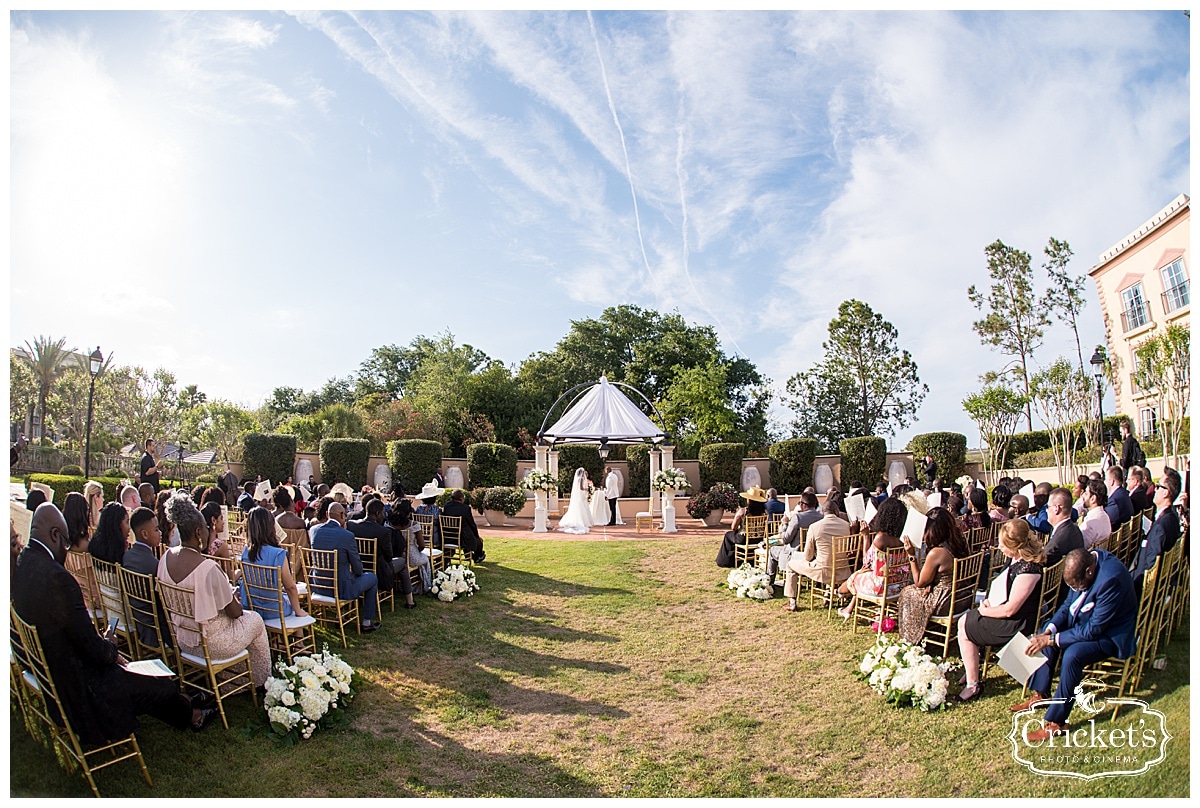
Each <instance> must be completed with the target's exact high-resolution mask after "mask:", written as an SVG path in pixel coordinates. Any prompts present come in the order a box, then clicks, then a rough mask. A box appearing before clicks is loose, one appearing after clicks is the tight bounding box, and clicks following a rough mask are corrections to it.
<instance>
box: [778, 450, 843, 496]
mask: <svg viewBox="0 0 1200 808" xmlns="http://www.w3.org/2000/svg"><path fill="white" fill-rule="evenodd" d="M820 449H821V444H820V442H818V441H817V440H816V439H815V438H792V439H791V440H781V441H779V442H778V443H773V444H771V448H770V449H768V450H767V456H768V457H770V458H771V487H772V488H774V489H775V490H776V491H778V492H779V493H781V494H799V493H800V492H801V491H803V490H804V489H805V488H807V487H808V486H810V485H812V482H813V463H814V462H816V459H817V453H818V452H819V451H820ZM864 482H865V481H864Z"/></svg>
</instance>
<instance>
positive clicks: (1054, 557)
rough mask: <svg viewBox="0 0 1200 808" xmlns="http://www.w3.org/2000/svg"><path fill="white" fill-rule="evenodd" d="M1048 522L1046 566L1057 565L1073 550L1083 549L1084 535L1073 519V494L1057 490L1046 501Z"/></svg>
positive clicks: (1051, 492) (1061, 489) (1052, 491)
mask: <svg viewBox="0 0 1200 808" xmlns="http://www.w3.org/2000/svg"><path fill="white" fill-rule="evenodd" d="M1046 520H1047V521H1048V522H1049V523H1050V537H1049V538H1048V539H1047V540H1046V566H1047V567H1049V566H1051V565H1053V564H1057V563H1058V560H1059V559H1061V558H1063V557H1065V556H1066V554H1067V553H1069V552H1071V551H1072V550H1082V549H1083V533H1082V532H1080V530H1079V526H1078V525H1076V524H1075V522H1074V521H1073V520H1072V519H1071V492H1070V491H1068V490H1067V489H1065V488H1055V489H1053V490H1051V491H1050V496H1049V497H1048V498H1047V499H1046Z"/></svg>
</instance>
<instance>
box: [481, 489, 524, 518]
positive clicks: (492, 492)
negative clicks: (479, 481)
mask: <svg viewBox="0 0 1200 808" xmlns="http://www.w3.org/2000/svg"><path fill="white" fill-rule="evenodd" d="M470 502H471V506H472V507H474V508H475V510H477V511H479V512H480V513H483V512H484V511H502V512H503V513H504V515H505V516H516V515H517V514H518V513H520V512H521V509H522V508H524V507H525V492H524V491H522V490H521V489H520V488H514V487H512V486H508V485H501V486H496V487H494V488H476V489H475V492H474V494H473V495H472V497H471V500H470Z"/></svg>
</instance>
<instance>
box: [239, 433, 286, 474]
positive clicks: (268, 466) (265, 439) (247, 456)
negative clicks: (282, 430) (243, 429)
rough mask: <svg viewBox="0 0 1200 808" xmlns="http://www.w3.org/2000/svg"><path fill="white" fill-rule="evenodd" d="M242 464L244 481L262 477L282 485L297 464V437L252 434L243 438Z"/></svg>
mask: <svg viewBox="0 0 1200 808" xmlns="http://www.w3.org/2000/svg"><path fill="white" fill-rule="evenodd" d="M242 462H243V464H244V471H243V472H242V479H245V480H253V479H255V478H256V477H262V478H263V479H264V480H270V481H271V482H272V483H281V482H283V481H284V480H286V479H287V478H288V475H290V474H291V473H292V468H293V466H294V465H295V463H296V436H295V435H264V434H263V433H261V432H251V433H249V434H247V435H246V436H245V437H243V438H242Z"/></svg>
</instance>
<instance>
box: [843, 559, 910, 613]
mask: <svg viewBox="0 0 1200 808" xmlns="http://www.w3.org/2000/svg"><path fill="white" fill-rule="evenodd" d="M876 552H879V551H878V550H876ZM874 572H875V573H876V574H877V575H879V576H880V577H881V578H882V579H883V580H884V581H885V582H886V585H885V586H884V588H883V594H880V595H864V594H862V593H860V592H851V593H850V595H851V596H852V597H855V601H854V619H853V623H854V633H856V634H857V633H858V621H859V619H860V618H863V619H866V620H867V621H868V622H869V621H870V620H871V612H872V611H876V610H877V611H876V616H875V620H876V632H877V633H878V632H882V631H883V621H884V620H885V619H886V618H887V616H888V615H892V616H894V617H897V618H898V617H899V605H900V589H901V587H902V585H903V584H906V583H909V582H910V581H911V579H912V575H911V572H910V567H909V564H908V552H907V551H906V550H905V549H904V548H903V547H889V548H888V549H887V550H886V551H885V552H884V553H883V557H882V558H881V559H880V562H879V566H877V567H876V569H875V570H874ZM871 606H874V607H876V608H875V609H871V608H870V607H871Z"/></svg>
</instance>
